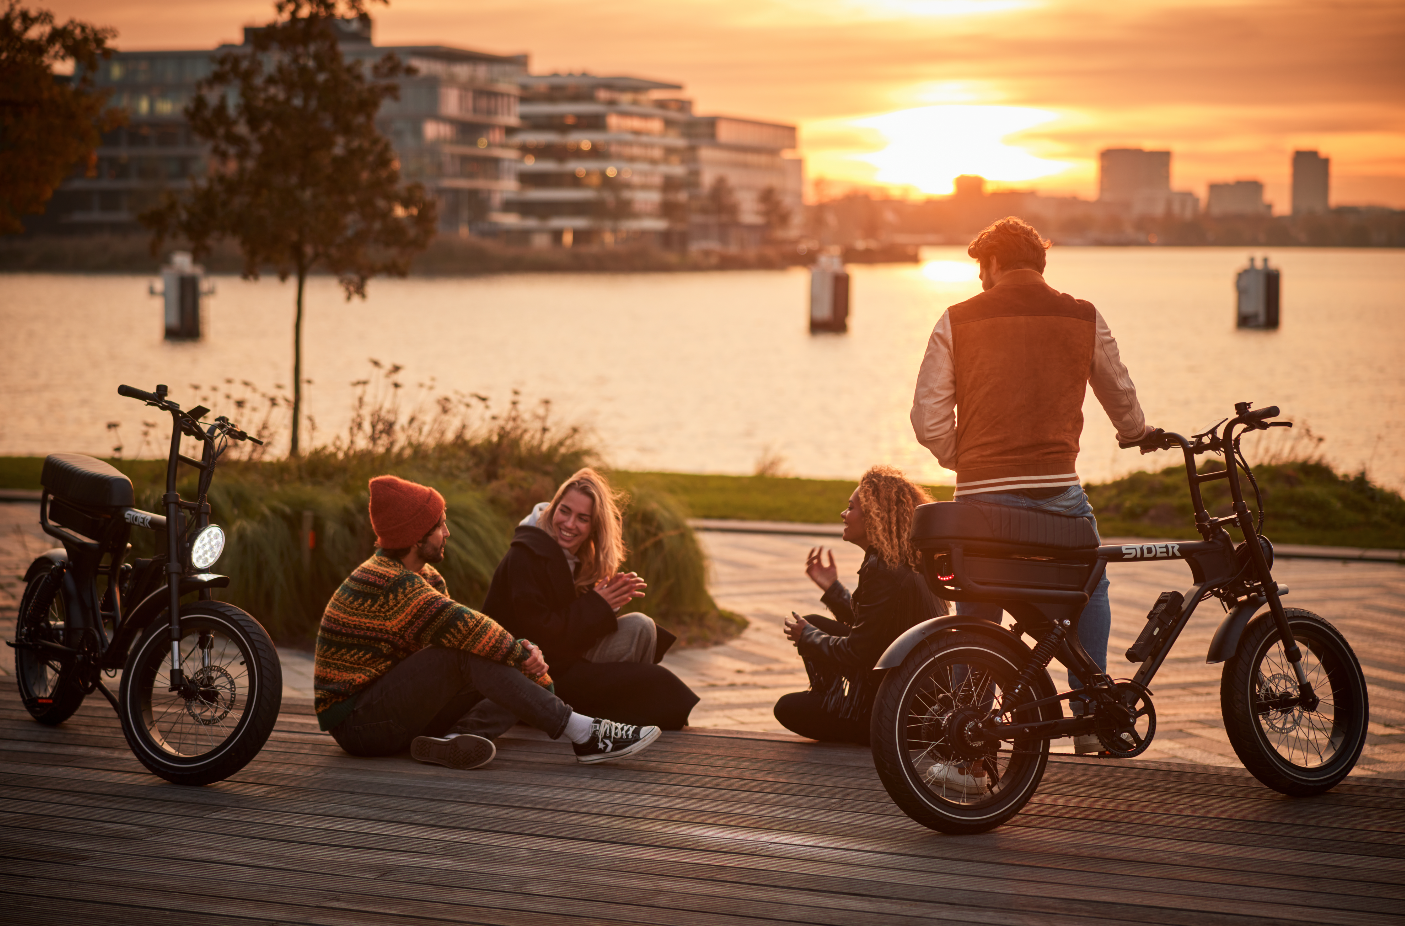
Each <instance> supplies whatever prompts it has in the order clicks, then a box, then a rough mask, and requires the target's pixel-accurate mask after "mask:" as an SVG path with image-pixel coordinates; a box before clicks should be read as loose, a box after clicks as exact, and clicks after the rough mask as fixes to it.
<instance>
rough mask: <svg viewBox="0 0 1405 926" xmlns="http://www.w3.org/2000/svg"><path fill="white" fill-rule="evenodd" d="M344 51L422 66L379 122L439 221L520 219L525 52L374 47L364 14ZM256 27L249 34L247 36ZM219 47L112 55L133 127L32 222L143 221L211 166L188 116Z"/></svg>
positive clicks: (129, 224)
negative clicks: (512, 208)
mask: <svg viewBox="0 0 1405 926" xmlns="http://www.w3.org/2000/svg"><path fill="white" fill-rule="evenodd" d="M336 26H337V31H338V37H339V39H340V42H341V48H342V53H343V55H345V57H347V58H348V59H355V60H361V61H364V62H366V63H367V64H368V65H369V64H370V63H371V62H372V61H375V60H376V59H379V58H380V57H381V56H383V55H384V54H386V52H394V53H396V54H398V55H399V56H400V58H401V59H402V60H404V61H406V62H407V63H408V64H410V65H411V66H412V67H413V68H415V70H416V71H417V72H418V73H417V74H416V75H415V76H413V77H405V78H401V79H400V81H399V83H400V99H399V101H393V100H392V101H387V103H386V104H385V105H384V107H382V109H381V112H380V113H379V114H378V116H377V124H378V125H379V126H380V128H381V130H382V131H383V132H385V133H386V135H387V136H388V137H389V138H390V140H391V142H392V143H393V144H394V146H395V149H396V154H397V156H398V157H399V159H400V164H401V174H402V177H403V178H404V179H405V180H407V181H418V182H420V183H423V184H424V185H425V187H426V189H428V191H429V192H430V193H431V195H433V196H434V197H435V198H436V199H437V200H438V203H439V220H440V230H441V231H448V232H456V233H466V232H468V231H470V230H471V229H473V228H477V227H481V226H483V225H484V223H488V222H491V223H494V227H500V226H501V225H503V224H504V223H510V222H512V221H513V220H514V216H512V215H511V214H510V213H508V212H505V211H504V210H503V196H504V194H505V193H507V192H508V191H510V190H513V189H515V188H516V186H517V179H516V168H517V160H518V157H519V155H518V153H517V151H516V150H515V149H513V148H511V147H509V146H508V145H507V144H506V133H507V130H508V129H509V128H512V127H515V126H516V125H517V100H518V96H519V94H520V90H519V89H518V85H517V76H518V75H520V74H525V73H526V72H527V58H526V56H525V55H513V56H502V55H491V54H486V53H483V52H477V51H469V50H467V49H461V48H448V47H444V46H437V45H434V46H396V47H385V46H377V45H374V44H372V42H371V35H370V32H369V29H367V28H363V27H362V26H361V25H360V24H359V23H358V22H357V21H355V20H350V21H341V22H338V23H337V24H336ZM249 37H250V31H249V30H246V32H245V44H246V45H247V43H248V40H249ZM240 47H242V46H231V45H225V46H221V47H220V48H218V49H214V50H201V51H154V52H118V53H116V54H114V55H113V56H112V57H111V58H110V59H108V60H107V61H104V62H103V63H102V65H101V66H100V70H99V72H98V79H97V84H98V86H99V87H101V88H103V89H108V90H111V91H112V103H113V104H114V105H117V106H120V107H122V108H124V109H126V110H127V112H128V114H129V121H128V124H127V125H126V126H125V127H123V128H120V129H116V130H114V131H112V132H110V133H108V134H107V135H106V136H105V137H104V138H103V141H102V146H101V147H100V148H99V149H98V151H97V176H95V177H84V176H82V175H81V174H80V175H77V176H74V177H72V178H70V179H69V180H67V181H65V183H64V184H63V185H62V186H61V187H60V188H59V190H58V191H57V192H56V193H55V194H54V198H53V200H52V201H51V202H50V204H49V208H48V210H47V212H46V214H45V215H44V216H41V217H39V220H38V221H33V222H26V225H27V227H29V228H31V229H34V230H45V231H57V230H88V231H105V230H112V231H128V230H135V229H136V228H137V227H138V226H137V224H136V215H137V213H139V212H141V211H142V210H144V209H146V208H148V207H149V206H151V205H152V204H154V203H155V202H156V201H157V200H158V199H159V197H160V195H161V194H162V193H163V192H165V191H168V190H169V191H177V192H178V191H180V190H182V189H185V188H187V187H189V185H190V184H191V182H192V180H194V179H196V178H198V177H201V176H203V175H204V172H205V149H204V147H203V145H202V144H201V143H200V142H199V140H198V139H196V138H194V137H193V136H192V134H191V132H190V128H189V126H188V125H187V124H186V121H185V116H184V109H185V106H186V104H187V103H188V102H189V101H190V99H191V96H192V95H193V94H194V92H195V85H196V83H197V82H198V81H200V80H201V79H202V78H204V77H206V76H207V75H208V74H209V73H210V70H211V67H212V65H213V61H214V58H215V56H216V55H218V54H220V53H222V52H226V51H231V50H235V49H237V48H240Z"/></svg>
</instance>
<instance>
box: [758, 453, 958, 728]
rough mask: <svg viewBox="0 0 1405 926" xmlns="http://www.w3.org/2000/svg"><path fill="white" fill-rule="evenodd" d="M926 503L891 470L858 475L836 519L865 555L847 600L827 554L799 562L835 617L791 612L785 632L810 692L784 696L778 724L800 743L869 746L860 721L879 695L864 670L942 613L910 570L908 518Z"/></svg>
mask: <svg viewBox="0 0 1405 926" xmlns="http://www.w3.org/2000/svg"><path fill="white" fill-rule="evenodd" d="M931 500H932V499H931V497H930V496H928V495H927V493H926V492H924V491H923V490H922V488H921V487H920V486H917V485H914V484H913V483H912V482H909V481H908V480H907V478H905V477H904V476H903V474H902V473H901V472H899V471H898V470H896V469H894V468H893V467H891V466H875V467H873V468H872V469H870V470H869V471H868V472H866V473H864V475H863V478H862V479H861V480H859V485H858V488H856V489H854V492H853V494H852V495H850V496H849V505H848V507H847V508H845V509H844V511H843V512H841V513H840V518H841V519H843V521H844V535H843V537H844V540H846V541H848V542H849V543H852V544H854V545H855V546H857V547H860V548H862V549H863V551H864V558H863V565H861V566H860V567H859V584H858V586H857V587H855V589H854V592H853V594H852V595H850V594H849V591H848V589H846V588H845V587H844V584H843V583H842V582H840V581H839V570H838V569H836V568H835V565H834V554H833V553H832V552H829V553H828V558H827V559H826V556H825V554H826V551H825V550H823V549H822V548H820V547H815V548H814V549H812V550H811V551H810V555H809V556H808V557H807V558H806V560H805V574H806V575H808V576H809V577H810V579H811V581H813V582H814V583H815V584H816V585H818V586H819V587H820V588H821V589H823V590H824V595H823V596H822V597H821V598H820V601H822V602H823V603H824V605H825V606H826V607H828V608H829V610H830V611H831V612H832V613H833V614H834V617H835V618H837V619H831V618H827V617H821V616H820V615H818V614H811V615H809V616H807V617H800V616H799V615H795V614H793V613H792V616H791V617H790V618H788V619H787V620H786V622H785V634H786V636H787V637H788V638H789V639H790V641H791V642H792V643H794V644H795V648H796V649H797V650H798V651H799V652H800V655H801V657H802V658H803V659H804V660H805V668H806V670H807V671H808V672H809V674H810V690H809V691H797V692H795V693H793V694H788V695H783V696H782V697H781V699H780V700H779V701H777V702H776V707H775V714H776V719H777V720H779V721H780V722H781V724H783V725H784V726H785V727H786V729H788V730H791V731H792V732H795V733H799V734H800V735H801V736H805V737H809V738H810V739H815V740H824V741H831V742H850V743H859V744H862V745H867V744H868V721H869V715H870V714H871V713H872V711H873V698H874V695H875V694H877V688H876V686H874V685H873V684H872V680H871V678H870V674H871V673H870V671H869V670H871V669H872V668H873V666H874V663H876V662H877V661H878V657H879V656H881V655H883V651H884V650H885V649H887V648H888V644H890V643H892V642H893V640H895V639H897V637H898V635H899V634H901V633H902V632H903V631H904V630H907V629H908V628H909V627H911V626H913V625H914V624H917V623H919V622H921V621H924V620H927V619H928V618H932V617H937V616H938V615H941V614H945V613H946V602H944V601H942V600H941V599H939V598H937V597H935V596H933V595H932V593H931V592H930V591H929V590H928V588H927V583H926V582H925V581H924V580H923V579H922V576H921V575H919V574H918V572H917V552H916V551H915V550H914V549H913V547H912V542H911V540H910V539H909V532H910V530H911V527H912V512H913V509H914V508H916V507H917V506H918V505H922V504H925V503H927V502H930V501H931Z"/></svg>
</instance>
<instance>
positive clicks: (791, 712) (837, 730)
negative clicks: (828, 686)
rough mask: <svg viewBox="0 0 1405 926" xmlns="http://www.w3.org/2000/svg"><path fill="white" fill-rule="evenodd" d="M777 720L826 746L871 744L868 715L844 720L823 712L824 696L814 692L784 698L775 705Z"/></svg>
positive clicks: (802, 692)
mask: <svg viewBox="0 0 1405 926" xmlns="http://www.w3.org/2000/svg"><path fill="white" fill-rule="evenodd" d="M775 712H776V719H777V720H779V721H780V722H781V725H782V726H784V727H785V728H786V729H787V730H789V731H791V732H792V733H799V734H800V735H801V736H804V737H807V738H809V739H812V740H819V741H820V742H823V743H857V744H859V745H860V746H867V745H868V715H867V714H865V715H864V716H863V717H860V718H858V719H856V720H841V719H840V718H839V717H838V716H836V715H834V714H831V713H829V712H828V711H826V710H825V709H824V696H823V695H821V694H817V693H815V692H813V691H797V692H794V693H792V694H788V695H781V699H780V700H779V701H777V702H776V708H775Z"/></svg>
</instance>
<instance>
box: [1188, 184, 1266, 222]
mask: <svg viewBox="0 0 1405 926" xmlns="http://www.w3.org/2000/svg"><path fill="white" fill-rule="evenodd" d="M1205 211H1206V213H1208V214H1209V215H1212V216H1228V215H1272V214H1273V207H1272V205H1270V204H1268V203H1265V202H1264V185H1263V184H1262V183H1260V182H1259V181H1257V180H1236V181H1234V182H1233V183H1212V184H1210V195H1209V196H1208V197H1207V198H1206V200H1205Z"/></svg>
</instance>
